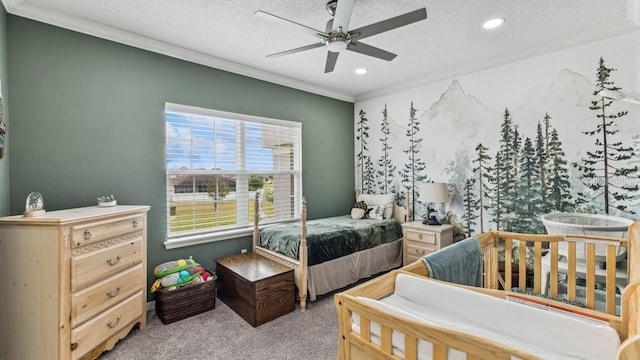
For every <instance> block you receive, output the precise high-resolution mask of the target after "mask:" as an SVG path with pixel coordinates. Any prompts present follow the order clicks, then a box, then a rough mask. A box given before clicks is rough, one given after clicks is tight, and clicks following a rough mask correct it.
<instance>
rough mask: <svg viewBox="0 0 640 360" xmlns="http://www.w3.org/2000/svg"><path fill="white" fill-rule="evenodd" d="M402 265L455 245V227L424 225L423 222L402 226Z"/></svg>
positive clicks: (413, 222)
mask: <svg viewBox="0 0 640 360" xmlns="http://www.w3.org/2000/svg"><path fill="white" fill-rule="evenodd" d="M402 235H403V239H402V264H403V265H408V264H410V263H412V262H414V261H416V260H418V259H420V258H421V257H423V256H424V255H427V254H429V253H432V252H434V251H436V250H438V249H441V248H443V247H445V246H448V245H451V244H452V243H453V226H451V225H424V224H422V221H412V222H408V223H404V224H402Z"/></svg>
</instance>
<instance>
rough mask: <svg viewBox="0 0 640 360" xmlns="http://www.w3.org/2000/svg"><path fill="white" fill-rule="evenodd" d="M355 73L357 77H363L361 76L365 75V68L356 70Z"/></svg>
mask: <svg viewBox="0 0 640 360" xmlns="http://www.w3.org/2000/svg"><path fill="white" fill-rule="evenodd" d="M355 73H356V74H358V75H363V74H366V73H367V69H365V68H357V69H356V71H355Z"/></svg>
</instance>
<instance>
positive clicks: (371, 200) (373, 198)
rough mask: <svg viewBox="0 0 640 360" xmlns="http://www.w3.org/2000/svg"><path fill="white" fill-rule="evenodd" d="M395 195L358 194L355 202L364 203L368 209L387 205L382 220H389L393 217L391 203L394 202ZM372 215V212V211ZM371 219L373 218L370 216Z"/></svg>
mask: <svg viewBox="0 0 640 360" xmlns="http://www.w3.org/2000/svg"><path fill="white" fill-rule="evenodd" d="M395 199H396V196H395V194H360V195H358V198H357V199H356V201H364V202H365V203H366V204H367V205H368V206H369V207H374V206H377V205H388V207H386V208H385V209H384V215H383V216H384V217H383V218H384V219H391V217H392V216H393V202H394V201H395ZM372 213H373V211H372ZM370 217H372V218H373V216H370Z"/></svg>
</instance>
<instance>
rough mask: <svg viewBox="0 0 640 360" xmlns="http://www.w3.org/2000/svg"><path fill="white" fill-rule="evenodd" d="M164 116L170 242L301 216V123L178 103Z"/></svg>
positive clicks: (246, 230)
mask: <svg viewBox="0 0 640 360" xmlns="http://www.w3.org/2000/svg"><path fill="white" fill-rule="evenodd" d="M165 121H166V176H167V179H166V181H167V235H168V239H167V241H166V242H165V246H166V247H167V248H174V247H179V246H185V245H191V244H197V243H202V242H208V241H213V240H218V239H226V238H231V237H237V236H243V235H249V234H250V233H251V231H252V230H253V224H254V219H255V217H256V213H257V216H258V219H259V222H260V224H268V223H276V222H283V221H291V220H295V219H297V218H298V216H299V215H298V214H299V204H300V200H301V197H302V173H301V124H300V123H296V122H291V121H284V120H274V119H267V118H260V117H255V116H248V115H240V114H233V113H227V112H222V111H216V110H209V109H202V108H196V107H190V106H184V105H176V104H166V106H165ZM256 198H257V199H258V205H257V206H258V208H257V211H256Z"/></svg>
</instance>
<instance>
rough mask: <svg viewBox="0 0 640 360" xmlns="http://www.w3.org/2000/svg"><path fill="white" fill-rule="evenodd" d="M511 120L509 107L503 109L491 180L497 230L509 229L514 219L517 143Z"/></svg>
mask: <svg viewBox="0 0 640 360" xmlns="http://www.w3.org/2000/svg"><path fill="white" fill-rule="evenodd" d="M515 135H516V134H515V132H514V126H513V120H512V119H511V114H510V113H509V109H505V110H504V115H503V122H502V125H501V126H500V140H499V142H500V145H499V149H498V153H497V154H496V161H495V164H496V165H495V177H494V182H493V184H492V185H493V195H492V197H493V202H492V217H493V221H494V222H495V223H496V226H497V228H498V229H499V230H507V231H509V230H510V229H511V223H512V221H514V219H515V209H514V204H515V201H514V200H515V198H514V195H515V194H516V189H515V186H516V183H517V179H516V177H515V174H516V173H517V171H516V169H514V165H515V164H516V162H515V160H514V157H515V156H516V154H517V153H516V151H515V144H517V141H516V136H515Z"/></svg>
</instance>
